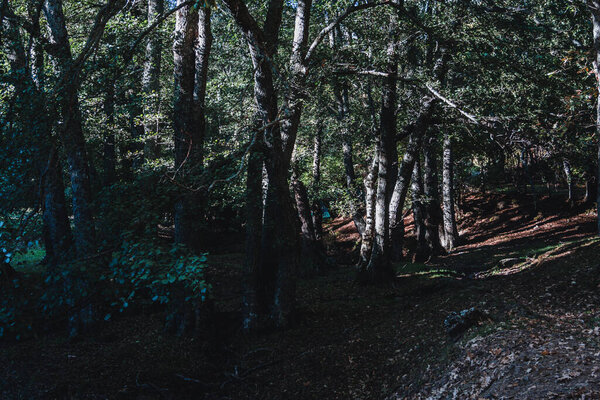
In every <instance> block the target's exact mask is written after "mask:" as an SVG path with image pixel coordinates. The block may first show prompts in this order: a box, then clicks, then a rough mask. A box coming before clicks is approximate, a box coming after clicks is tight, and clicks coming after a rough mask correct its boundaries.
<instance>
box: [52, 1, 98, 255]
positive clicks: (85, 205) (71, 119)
mask: <svg viewBox="0 0 600 400" xmlns="http://www.w3.org/2000/svg"><path fill="white" fill-rule="evenodd" d="M44 14H45V16H46V21H47V22H48V28H49V36H50V38H49V41H50V44H51V45H52V46H54V49H55V55H54V59H55V66H56V69H57V71H58V80H59V85H61V88H60V89H61V90H59V91H58V92H60V93H62V95H61V96H60V98H59V109H60V115H61V118H62V126H61V127H59V129H58V130H59V134H60V137H61V140H62V143H63V146H64V149H65V153H66V155H67V163H68V164H69V172H70V175H71V190H72V193H73V200H72V202H73V224H74V232H73V234H74V239H75V248H76V250H77V255H78V256H80V257H85V256H88V255H89V254H91V253H92V252H93V251H94V249H95V247H96V243H95V236H96V235H95V225H94V217H93V212H92V207H91V200H92V192H91V182H90V172H89V171H90V170H89V164H88V155H87V152H86V148H85V147H86V146H85V138H84V136H83V129H82V124H81V111H80V109H79V100H78V92H79V76H78V71H77V69H75V68H72V67H71V66H72V64H73V57H72V55H71V47H70V44H69V38H68V36H67V30H66V23H65V18H64V15H63V9H62V1H61V0H46V1H45V3H44Z"/></svg>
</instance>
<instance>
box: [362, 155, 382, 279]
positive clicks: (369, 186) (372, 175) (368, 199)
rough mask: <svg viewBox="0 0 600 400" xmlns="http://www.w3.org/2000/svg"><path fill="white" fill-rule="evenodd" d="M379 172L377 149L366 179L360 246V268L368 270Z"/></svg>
mask: <svg viewBox="0 0 600 400" xmlns="http://www.w3.org/2000/svg"><path fill="white" fill-rule="evenodd" d="M378 170H379V149H378V146H377V147H375V151H374V155H373V160H372V161H371V167H370V168H369V173H368V174H367V176H366V177H365V181H364V184H365V209H366V212H365V229H364V232H363V235H362V241H361V244H360V258H359V261H358V266H359V267H360V268H361V270H362V269H366V267H367V265H368V264H369V260H370V259H371V251H372V250H373V239H374V236H375V199H376V194H377V173H378Z"/></svg>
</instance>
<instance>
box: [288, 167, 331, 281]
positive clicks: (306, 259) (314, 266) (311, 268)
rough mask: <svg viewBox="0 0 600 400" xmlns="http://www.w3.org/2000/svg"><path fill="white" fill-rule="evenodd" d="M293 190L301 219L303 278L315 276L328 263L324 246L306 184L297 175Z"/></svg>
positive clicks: (294, 177)
mask: <svg viewBox="0 0 600 400" xmlns="http://www.w3.org/2000/svg"><path fill="white" fill-rule="evenodd" d="M292 188H293V189H294V197H295V199H296V208H297V210H298V217H299V219H300V227H301V237H302V246H301V251H300V259H301V260H302V265H301V270H300V271H299V272H300V274H301V275H303V276H313V275H315V274H318V273H320V272H322V271H323V269H324V267H325V263H326V257H325V251H324V248H323V245H322V244H321V243H320V241H319V240H318V239H317V237H316V235H315V227H314V224H313V219H312V217H311V215H310V214H311V210H310V202H309V201H308V193H307V191H306V187H305V186H304V183H302V181H300V180H299V179H298V177H297V176H296V174H293V175H292Z"/></svg>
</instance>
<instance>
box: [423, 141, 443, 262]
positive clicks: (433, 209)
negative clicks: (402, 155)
mask: <svg viewBox="0 0 600 400" xmlns="http://www.w3.org/2000/svg"><path fill="white" fill-rule="evenodd" d="M436 153H437V138H436V135H435V133H429V134H428V135H427V137H426V138H425V143H424V146H423V192H424V194H425V240H426V241H427V247H428V251H429V256H436V255H439V254H442V253H443V248H442V244H441V242H440V226H442V223H443V222H442V210H441V208H440V198H439V190H438V172H437V154H436Z"/></svg>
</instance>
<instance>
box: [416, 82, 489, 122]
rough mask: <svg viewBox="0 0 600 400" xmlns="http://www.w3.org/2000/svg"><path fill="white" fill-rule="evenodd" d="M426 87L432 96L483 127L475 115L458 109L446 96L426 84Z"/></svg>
mask: <svg viewBox="0 0 600 400" xmlns="http://www.w3.org/2000/svg"><path fill="white" fill-rule="evenodd" d="M425 87H426V88H427V90H429V92H431V94H433V95H434V96H435V97H437V98H438V99H440V100H441V101H443V102H444V103H446V104H447V105H449V106H450V107H452V108H454V109H455V110H456V111H458V112H459V113H461V114H462V115H464V116H465V117H467V119H468V120H469V121H471V122H473V123H474V124H475V125H481V122H480V121H479V120H478V119H477V118H476V117H475V116H474V115H473V114H470V113H468V112H466V111H464V110H462V109H461V108H460V107H458V106H457V105H456V103H453V102H452V101H450V100H449V99H447V98H445V97H444V96H442V95H441V94H440V92H438V91H437V90H435V89H434V88H432V87H431V86H430V85H429V84H427V83H426V84H425Z"/></svg>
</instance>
